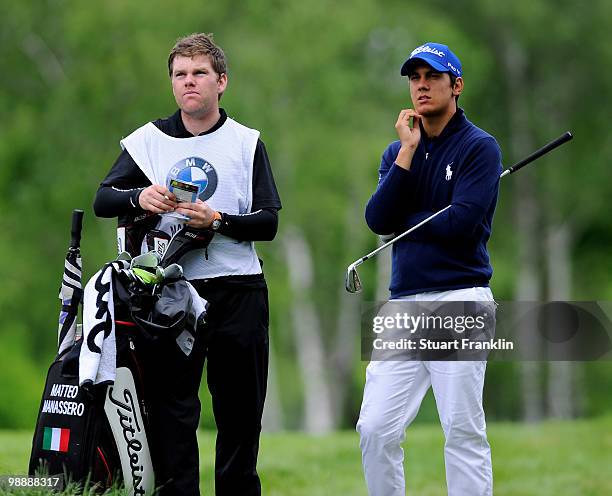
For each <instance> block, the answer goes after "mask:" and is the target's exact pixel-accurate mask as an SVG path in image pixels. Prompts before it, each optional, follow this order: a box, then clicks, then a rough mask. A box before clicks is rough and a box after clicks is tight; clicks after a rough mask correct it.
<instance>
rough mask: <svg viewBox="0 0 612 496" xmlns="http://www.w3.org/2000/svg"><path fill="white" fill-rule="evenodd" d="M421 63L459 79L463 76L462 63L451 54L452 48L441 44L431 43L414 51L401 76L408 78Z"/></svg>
mask: <svg viewBox="0 0 612 496" xmlns="http://www.w3.org/2000/svg"><path fill="white" fill-rule="evenodd" d="M420 61H423V62H425V63H426V64H429V65H430V66H431V67H433V68H434V69H435V70H436V71H440V72H450V73H451V74H453V75H454V76H457V77H461V75H462V74H463V72H462V71H461V61H460V60H459V58H458V57H457V56H456V55H455V54H454V53H453V52H451V50H450V48H448V47H447V46H446V45H441V44H440V43H431V42H429V43H425V44H424V45H421V46H420V47H417V48H415V49H414V50H412V53H411V54H410V57H408V60H406V62H404V65H403V66H402V70H401V71H400V73H401V75H402V76H408V75H409V74H410V71H411V70H412V68H413V67H414V66H415V65H416V64H417V63H418V62H420Z"/></svg>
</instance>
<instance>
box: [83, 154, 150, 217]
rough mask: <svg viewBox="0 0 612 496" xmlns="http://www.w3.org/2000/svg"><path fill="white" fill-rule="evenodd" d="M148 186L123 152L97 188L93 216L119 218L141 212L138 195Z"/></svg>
mask: <svg viewBox="0 0 612 496" xmlns="http://www.w3.org/2000/svg"><path fill="white" fill-rule="evenodd" d="M150 184H151V182H150V181H149V180H148V179H147V176H145V175H144V173H143V172H142V171H141V170H140V168H139V167H138V166H137V165H136V162H134V159H133V158H132V157H131V155H130V154H129V153H128V152H127V150H123V151H122V152H121V154H120V155H119V157H118V158H117V160H116V161H115V163H114V165H113V167H112V168H111V170H110V172H109V173H108V174H107V176H106V177H105V178H104V180H103V181H102V183H101V184H100V187H99V188H98V192H97V193H96V198H95V200H94V205H93V208H94V212H95V214H96V215H97V216H98V217H120V216H123V215H125V214H128V213H132V214H133V213H137V212H139V211H142V209H141V208H140V206H139V205H138V195H140V192H141V191H142V190H143V189H144V188H146V187H147V186H149V185H150Z"/></svg>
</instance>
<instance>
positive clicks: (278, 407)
mask: <svg viewBox="0 0 612 496" xmlns="http://www.w3.org/2000/svg"><path fill="white" fill-rule="evenodd" d="M270 335H272V333H270ZM275 357H276V354H275V353H274V347H273V346H272V344H271V343H270V363H269V367H268V388H267V392H266V404H265V406H264V411H263V418H262V422H261V423H262V428H263V430H264V431H266V432H275V431H280V430H282V429H283V427H284V425H283V424H284V422H283V405H282V403H281V400H280V391H279V387H278V381H277V380H276V378H277V377H278V373H277V370H276V358H275Z"/></svg>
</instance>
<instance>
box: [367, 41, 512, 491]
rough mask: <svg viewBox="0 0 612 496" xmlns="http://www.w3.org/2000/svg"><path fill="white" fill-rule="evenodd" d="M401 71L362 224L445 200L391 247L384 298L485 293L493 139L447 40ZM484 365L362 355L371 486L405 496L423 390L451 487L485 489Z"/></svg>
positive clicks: (400, 220) (417, 216)
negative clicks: (432, 407)
mask: <svg viewBox="0 0 612 496" xmlns="http://www.w3.org/2000/svg"><path fill="white" fill-rule="evenodd" d="M401 75H402V76H408V79H409V86H410V96H411V98H412V103H413V106H414V108H413V109H404V110H402V111H401V112H400V114H399V117H398V119H397V122H396V124H395V128H396V130H397V134H398V136H399V140H398V141H395V142H393V143H391V144H390V145H389V146H388V147H387V149H386V150H385V152H384V154H383V157H382V162H381V166H380V171H379V172H380V176H379V182H378V188H377V190H376V192H375V193H374V194H373V196H372V198H371V199H370V201H369V203H368V205H367V207H366V213H365V217H366V221H367V223H368V226H369V227H370V229H372V231H374V232H375V233H377V234H390V233H393V232H403V231H405V230H406V229H408V228H410V227H412V226H414V225H416V224H417V223H419V222H420V221H422V220H423V219H425V218H426V217H428V216H429V215H431V214H432V213H433V212H436V211H438V210H440V209H442V208H444V207H445V206H447V205H449V204H451V205H452V206H451V208H449V209H448V210H447V211H445V212H444V213H443V214H441V215H439V216H437V217H436V218H435V219H433V220H432V221H430V222H428V223H427V224H425V225H423V227H421V228H420V229H419V230H417V231H415V233H413V235H411V236H408V237H406V238H404V239H402V240H400V241H398V242H397V243H395V244H394V245H393V258H392V276H391V286H390V290H391V299H392V300H406V301H410V302H415V301H416V302H418V301H487V302H492V301H493V296H492V294H491V290H490V289H489V280H490V278H491V275H492V268H491V265H490V263H489V256H488V253H487V249H486V243H487V241H488V239H489V236H490V233H491V226H492V221H493V213H494V210H495V204H496V201H497V192H498V183H499V175H500V173H501V153H500V149H499V146H498V145H497V142H496V141H495V139H494V138H493V137H492V136H491V135H489V134H487V133H486V132H484V131H482V130H481V129H479V128H477V127H476V126H474V125H473V124H472V123H471V122H470V121H468V120H467V118H466V117H465V115H464V112H463V110H462V109H460V108H459V107H458V105H457V100H458V98H459V96H460V95H461V92H462V91H463V78H462V69H461V62H460V61H459V59H458V58H457V56H456V55H455V54H454V53H453V52H452V51H451V50H450V49H449V48H448V47H447V46H446V45H441V44H438V43H426V44H425V45H421V46H419V47H418V48H416V49H415V50H414V51H413V52H412V53H411V54H410V57H409V58H408V60H407V61H406V62H405V63H404V65H403V66H402V69H401ZM411 120H412V121H413V123H412V125H411V123H410V121H411ZM485 368H486V361H415V360H412V361H408V360H405V361H372V362H370V364H369V365H368V368H367V372H366V385H365V389H364V395H363V404H362V407H361V413H360V417H359V422H358V424H357V430H358V431H359V434H360V436H361V442H360V445H361V450H362V459H363V467H364V472H365V477H366V482H367V485H368V491H369V494H370V495H372V496H400V495H401V496H404V494H405V488H404V486H405V483H404V470H403V450H402V448H401V446H400V445H401V443H402V441H403V440H404V436H405V429H406V428H407V427H408V425H410V423H411V422H412V420H413V419H414V418H415V417H416V415H417V413H418V410H419V407H420V404H421V401H422V400H423V397H424V396H425V394H426V392H427V391H428V390H429V388H430V387H432V388H433V393H434V396H435V399H436V405H437V409H438V414H439V416H440V422H441V424H442V428H443V431H444V435H445V438H446V443H445V447H444V457H445V464H446V481H447V488H448V494H449V495H451V496H459V495H462V496H468V495H469V496H486V495H491V494H492V491H493V489H492V486H493V481H492V470H491V451H490V448H489V443H488V441H487V436H486V426H485V417H484V411H483V408H482V390H483V385H484V374H485Z"/></svg>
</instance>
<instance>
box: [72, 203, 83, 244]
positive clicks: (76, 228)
mask: <svg viewBox="0 0 612 496" xmlns="http://www.w3.org/2000/svg"><path fill="white" fill-rule="evenodd" d="M82 229H83V211H82V210H79V209H74V210H73V211H72V229H71V231H70V232H71V235H72V239H71V240H70V248H79V246H81V230H82Z"/></svg>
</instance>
